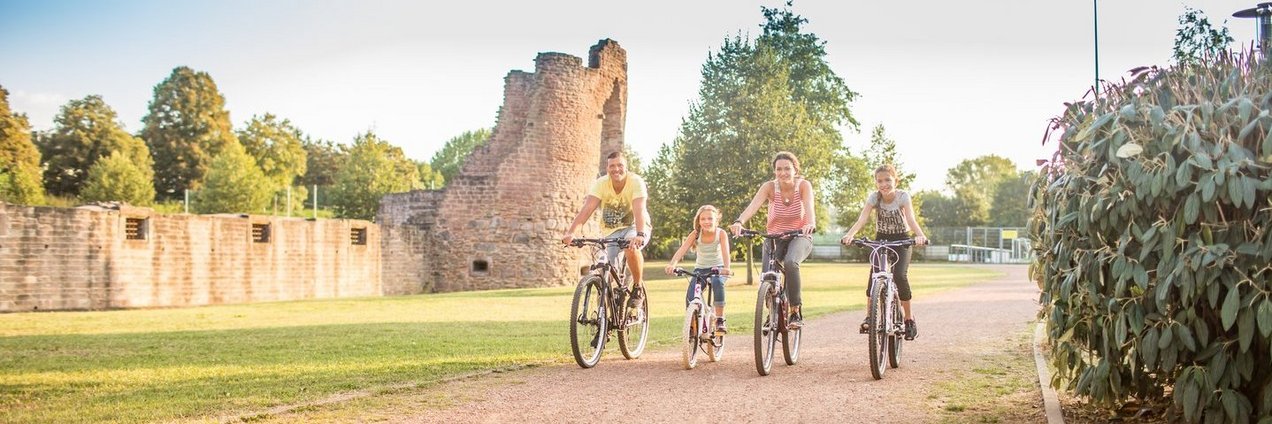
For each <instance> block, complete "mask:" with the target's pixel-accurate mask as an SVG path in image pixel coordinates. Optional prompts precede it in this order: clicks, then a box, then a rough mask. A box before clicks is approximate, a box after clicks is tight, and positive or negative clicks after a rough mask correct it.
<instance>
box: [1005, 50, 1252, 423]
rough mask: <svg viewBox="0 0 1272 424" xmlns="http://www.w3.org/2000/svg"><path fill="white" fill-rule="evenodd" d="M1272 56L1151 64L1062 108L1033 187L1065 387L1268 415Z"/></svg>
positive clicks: (1238, 417) (1033, 225)
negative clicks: (1054, 146) (1050, 156)
mask: <svg viewBox="0 0 1272 424" xmlns="http://www.w3.org/2000/svg"><path fill="white" fill-rule="evenodd" d="M1270 101H1272V69H1269V67H1268V66H1266V65H1264V64H1261V63H1251V62H1247V61H1244V60H1242V59H1233V58H1221V59H1218V60H1215V61H1211V62H1208V63H1202V64H1199V65H1195V66H1189V67H1175V68H1170V69H1165V70H1159V69H1155V68H1154V69H1148V70H1144V71H1142V72H1140V73H1139V74H1137V75H1136V76H1135V77H1134V78H1133V79H1132V80H1131V81H1128V82H1125V83H1123V84H1120V85H1116V86H1109V87H1107V89H1106V90H1105V91H1104V92H1103V93H1101V95H1100V96H1098V98H1096V99H1094V100H1091V101H1083V102H1078V103H1074V104H1069V105H1067V110H1066V111H1065V113H1064V115H1063V116H1061V117H1058V118H1056V119H1055V121H1054V124H1055V126H1054V127H1053V129H1054V130H1056V131H1060V134H1061V136H1060V137H1059V143H1058V144H1059V146H1058V147H1059V151H1058V152H1057V154H1056V157H1055V160H1053V161H1052V162H1051V163H1050V164H1049V165H1047V167H1046V168H1045V170H1044V172H1042V173H1040V174H1041V175H1040V176H1039V178H1038V180H1036V182H1035V184H1034V187H1033V188H1032V190H1031V197H1032V199H1031V202H1032V207H1033V209H1034V215H1033V217H1032V218H1031V220H1030V233H1031V237H1032V238H1033V241H1034V244H1033V245H1034V250H1035V253H1036V260H1035V263H1034V264H1033V267H1032V271H1031V272H1032V275H1033V277H1034V278H1035V279H1036V280H1037V281H1038V282H1039V284H1040V286H1041V288H1042V291H1043V293H1042V301H1043V303H1044V308H1043V311H1042V317H1043V318H1044V319H1045V321H1046V324H1047V330H1048V335H1049V337H1050V339H1051V343H1052V346H1053V349H1052V351H1051V354H1050V355H1051V361H1052V363H1053V364H1054V365H1055V367H1056V368H1057V369H1058V372H1057V373H1056V377H1055V380H1054V381H1053V382H1052V384H1053V385H1055V386H1057V387H1062V388H1064V389H1067V390H1070V391H1072V392H1073V393H1076V394H1077V395H1079V396H1082V397H1085V398H1087V399H1089V400H1090V401H1092V402H1094V403H1096V404H1099V405H1102V406H1105V407H1109V408H1117V407H1119V406H1121V405H1123V404H1124V403H1126V402H1128V401H1131V400H1138V401H1144V402H1145V403H1147V404H1154V403H1158V404H1160V403H1161V402H1162V401H1165V400H1166V399H1169V401H1170V404H1171V405H1172V406H1171V407H1169V408H1166V411H1164V412H1165V413H1166V414H1168V415H1171V416H1174V417H1175V418H1182V419H1183V420H1185V421H1189V422H1254V421H1257V422H1259V423H1261V424H1263V423H1272V356H1270V355H1269V353H1270V352H1272V337H1270V336H1272V298H1270V297H1272V283H1270V281H1272V266H1270V265H1269V262H1272V201H1270V200H1269V193H1272V178H1269V174H1270V172H1269V169H1270V168H1272V134H1270V133H1269V128H1272V117H1270V116H1269V111H1270V110H1272V103H1270Z"/></svg>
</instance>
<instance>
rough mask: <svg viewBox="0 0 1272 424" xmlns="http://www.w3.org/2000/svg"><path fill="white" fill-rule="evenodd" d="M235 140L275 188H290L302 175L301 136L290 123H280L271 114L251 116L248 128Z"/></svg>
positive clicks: (303, 152) (303, 158)
mask: <svg viewBox="0 0 1272 424" xmlns="http://www.w3.org/2000/svg"><path fill="white" fill-rule="evenodd" d="M238 139H239V142H240V143H242V144H243V149H244V150H246V151H247V154H249V155H252V157H253V158H255V159H256V163H257V164H258V165H259V166H260V168H261V172H264V173H265V178H267V179H269V181H270V183H271V184H273V186H274V187H283V188H285V187H288V186H291V185H293V184H295V183H296V179H297V178H300V176H302V175H305V171H306V166H307V165H308V163H307V162H306V157H305V147H304V145H303V142H302V140H303V139H304V134H303V133H301V132H300V130H299V129H297V128H296V127H295V126H293V125H292V123H291V121H289V120H287V119H284V120H282V121H279V120H278V117H276V116H274V115H273V114H271V113H266V114H265V116H253V117H252V120H251V121H249V122H248V123H247V128H244V129H243V130H241V131H239V132H238Z"/></svg>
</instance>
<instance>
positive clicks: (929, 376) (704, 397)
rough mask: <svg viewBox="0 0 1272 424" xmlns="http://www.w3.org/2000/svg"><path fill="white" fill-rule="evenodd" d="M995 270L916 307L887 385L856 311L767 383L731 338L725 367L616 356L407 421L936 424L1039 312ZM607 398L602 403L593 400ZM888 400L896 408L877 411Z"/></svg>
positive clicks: (526, 377)
mask: <svg viewBox="0 0 1272 424" xmlns="http://www.w3.org/2000/svg"><path fill="white" fill-rule="evenodd" d="M998 269H1000V270H1001V271H1003V272H1005V273H1006V274H1007V275H1006V276H1005V277H1003V278H1000V279H997V280H995V281H988V282H984V283H979V284H975V285H972V286H969V287H966V288H963V289H958V290H954V291H949V292H944V293H939V294H935V295H931V296H929V297H927V298H919V299H916V300H915V305H914V308H915V315H916V317H917V318H918V323H919V338H918V339H917V340H915V341H913V342H908V343H906V345H905V354H904V356H903V358H902V361H903V363H902V364H901V367H900V368H895V369H889V370H888V371H887V374H886V375H885V376H884V378H883V380H878V381H876V380H874V379H873V378H872V377H871V376H870V370H869V369H868V367H869V362H868V359H867V358H868V357H867V356H866V338H865V336H862V335H860V334H857V332H856V327H857V324H858V323H860V322H861V318H862V314H863V312H862V311H853V312H846V313H839V314H834V315H829V316H825V317H822V318H819V319H816V320H810V321H808V323H807V325H806V326H805V329H804V339H803V346H802V348H803V351H802V354H801V358H800V362H799V364H797V365H795V366H787V365H786V364H785V362H782V359H781V348H780V347H779V348H778V353H777V357H776V358H774V364H773V372H772V374H771V375H769V376H767V377H761V376H759V374H757V373H756V372H755V364H754V359H753V358H754V356H753V353H752V347H751V335H750V333H749V332H748V333H747V334H733V335H731V336H730V337H729V338H728V339H727V341H726V343H727V349H726V351H725V353H724V358H723V359H722V360H721V362H718V363H703V362H700V363H699V365H698V367H697V368H695V369H693V370H688V371H686V370H683V369H681V367H680V350H679V349H678V348H676V349H661V350H659V351H652V352H651V351H647V352H646V353H645V355H644V356H642V357H641V358H640V359H638V360H634V361H626V360H623V359H622V355H621V354H620V353H618V352H617V350H613V351H611V350H610V349H607V350H606V353H605V356H604V357H602V358H601V363H600V364H598V365H597V366H596V367H595V368H592V369H586V370H585V369H581V368H579V367H577V366H574V365H569V366H555V367H549V368H541V369H533V370H527V371H523V372H516V373H512V374H504V375H501V376H498V377H488V378H485V379H486V380H487V381H484V382H482V381H476V382H474V381H460V382H454V383H449V384H447V385H446V386H443V387H441V388H439V390H440V391H442V392H443V393H446V392H449V393H454V394H459V393H463V395H459V397H460V398H462V399H465V401H463V402H461V403H458V404H455V405H452V406H450V407H447V408H443V409H437V410H430V411H425V412H422V413H421V414H420V415H417V416H412V417H407V418H403V419H402V420H401V422H491V423H496V422H497V423H505V422H531V421H535V420H538V421H551V422H562V421H564V422H611V421H618V422H629V421H642V422H720V421H721V420H724V422H729V421H743V422H756V421H777V420H779V419H780V420H782V421H784V422H869V423H889V422H897V423H901V422H906V423H910V422H929V421H933V420H936V419H937V417H936V416H935V415H926V414H935V413H936V412H937V411H936V410H935V409H936V408H933V407H932V406H931V400H930V399H928V395H929V394H930V393H931V392H932V391H933V390H934V387H933V385H934V384H935V383H937V382H939V381H941V380H942V379H946V378H950V377H949V375H951V372H953V371H957V370H969V369H971V368H972V367H973V366H974V364H975V363H976V360H977V358H978V356H980V355H983V354H986V353H991V352H990V351H995V350H1001V349H1002V344H1003V341H1004V340H1007V339H1010V338H1013V337H1017V336H1018V335H1019V334H1020V333H1021V332H1022V331H1024V330H1025V329H1026V328H1027V324H1028V323H1029V322H1030V321H1031V320H1033V319H1034V317H1035V314H1036V313H1037V310H1038V306H1037V303H1036V300H1037V296H1038V290H1037V287H1036V286H1034V284H1033V283H1031V282H1029V281H1028V279H1027V278H1026V277H1025V272H1026V269H1025V267H1024V266H1002V267H1000V268H998ZM490 379H508V380H510V381H508V382H507V384H502V383H498V382H496V383H494V384H491V381H489V380H490ZM478 380H482V379H478ZM618 388H632V389H633V391H634V393H635V394H634V395H633V396H630V399H628V400H623V398H625V397H628V396H625V395H623V394H621V393H619V392H618V391H617V390H619V389H618ZM598 396H599V398H600V399H603V400H602V401H599V402H597V401H588V400H586V399H588V398H596V397H598ZM695 396H696V398H695ZM690 399H696V400H697V401H696V402H695V403H690V402H689V400H690ZM885 402H887V403H890V404H893V405H896V407H893V408H880V407H879V405H880V404H882V403H885ZM1039 405H1041V395H1039ZM898 411H904V414H905V415H901V414H898Z"/></svg>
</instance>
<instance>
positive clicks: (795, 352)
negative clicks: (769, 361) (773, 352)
mask: <svg viewBox="0 0 1272 424" xmlns="http://www.w3.org/2000/svg"><path fill="white" fill-rule="evenodd" d="M803 333H804V328H803V327H800V328H789V327H788V328H786V330H785V331H783V332H782V359H785V360H786V365H795V363H797V362H799V339H800V335H801V334H803Z"/></svg>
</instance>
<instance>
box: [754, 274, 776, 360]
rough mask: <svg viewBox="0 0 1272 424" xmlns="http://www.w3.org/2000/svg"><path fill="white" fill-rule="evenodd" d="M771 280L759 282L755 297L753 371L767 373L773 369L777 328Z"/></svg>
mask: <svg viewBox="0 0 1272 424" xmlns="http://www.w3.org/2000/svg"><path fill="white" fill-rule="evenodd" d="M772 284H773V283H771V282H768V281H765V282H762V283H760V288H759V291H758V292H757V294H756V298H755V371H757V372H759V373H760V375H769V373H770V372H772V371H773V353H774V350H776V349H777V328H776V324H775V323H776V322H777V321H778V320H777V319H776V318H777V317H776V315H775V314H776V313H777V311H775V310H774V309H773V307H774V297H773V294H772V290H771V287H772Z"/></svg>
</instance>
